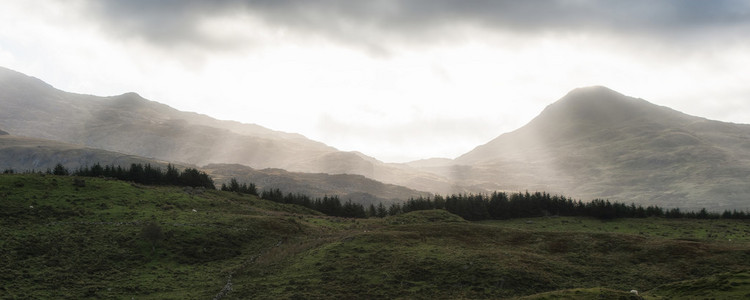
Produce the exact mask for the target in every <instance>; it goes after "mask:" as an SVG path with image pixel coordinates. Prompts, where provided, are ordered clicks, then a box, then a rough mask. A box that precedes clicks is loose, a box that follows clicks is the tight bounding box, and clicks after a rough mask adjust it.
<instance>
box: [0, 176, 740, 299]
mask: <svg viewBox="0 0 750 300" xmlns="http://www.w3.org/2000/svg"><path fill="white" fill-rule="evenodd" d="M83 179H84V180H85V183H83V184H82V183H81V182H78V184H77V185H76V184H74V181H75V179H74V178H73V177H69V176H51V175H45V176H43V175H2V176H0V261H2V262H3V263H2V264H0V283H2V284H0V298H8V299H14V298H18V299H25V298H76V299H78V298H96V299H108V298H117V299H119V298H124V299H130V298H131V297H133V298H135V299H211V298H213V297H215V296H217V294H220V291H222V289H223V288H225V287H227V286H229V284H228V283H229V282H231V288H232V290H231V291H229V292H228V293H221V294H222V295H224V298H223V299H306V298H313V299H314V298H341V299H348V298H438V299H443V298H517V297H529V298H530V299H586V298H591V299H597V298H598V297H606V298H614V299H617V298H622V299H628V298H631V295H630V294H629V293H628V291H629V290H631V289H636V290H638V291H640V292H641V295H642V296H645V297H646V298H647V299H668V298H674V299H683V298H691V297H693V298H703V297H715V298H733V297H734V298H738V299H739V298H743V297H747V296H748V295H750V272H749V271H750V222H748V221H746V220H744V221H743V220H725V219H721V220H701V221H696V220H683V219H677V220H672V219H624V220H615V221H608V222H602V221H598V220H593V219H587V218H572V217H571V218H567V217H565V218H537V219H516V220H507V221H486V222H467V221H465V220H463V219H461V218H460V217H458V216H455V215H452V214H450V213H447V212H445V211H442V210H431V211H417V212H412V213H408V214H404V215H399V216H393V217H387V218H384V219H358V220H354V219H339V218H331V217H327V216H323V215H321V214H319V213H317V212H315V211H311V210H308V209H305V208H302V207H298V206H293V205H283V204H277V203H273V202H270V201H265V200H261V199H258V198H256V197H254V196H250V195H240V194H236V193H229V192H221V191H213V190H210V191H209V190H202V189H193V188H181V187H151V186H141V185H136V184H132V183H127V182H122V181H116V180H105V179H98V178H83ZM230 275H231V280H230V279H229V277H230Z"/></svg>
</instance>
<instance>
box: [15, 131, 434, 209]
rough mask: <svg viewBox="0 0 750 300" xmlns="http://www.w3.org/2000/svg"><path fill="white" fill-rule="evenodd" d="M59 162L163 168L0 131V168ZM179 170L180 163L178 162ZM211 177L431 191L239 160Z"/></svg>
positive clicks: (345, 196) (348, 195)
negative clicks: (257, 166)
mask: <svg viewBox="0 0 750 300" xmlns="http://www.w3.org/2000/svg"><path fill="white" fill-rule="evenodd" d="M58 163H60V164H62V165H63V166H65V167H66V168H68V169H69V170H71V171H72V170H75V169H77V168H79V167H81V166H93V165H94V164H96V163H100V164H102V165H120V166H129V165H130V164H133V163H136V164H144V165H145V164H151V165H152V166H155V167H161V168H166V166H167V164H168V163H167V162H164V161H160V160H155V159H149V158H145V157H139V156H135V155H127V154H122V153H118V152H112V151H106V150H100V149H95V148H90V147H85V146H81V145H74V144H68V143H63V142H57V141H51V140H44V139H35V138H28V137H19V136H13V135H0V171H4V170H8V169H11V170H14V171H17V172H24V171H30V170H36V171H44V170H47V169H52V168H54V167H55V165H56V164H58ZM177 167H178V168H180V169H182V168H184V167H185V166H179V165H177ZM201 170H202V171H204V172H207V173H208V174H209V175H211V177H213V179H214V181H215V182H216V184H221V183H228V182H229V180H230V179H231V178H237V179H238V180H239V181H240V182H250V183H255V184H256V185H257V186H258V188H259V189H261V190H262V189H276V188H278V189H281V191H283V192H285V193H294V194H297V193H300V194H304V195H307V196H310V197H313V198H315V197H321V198H322V197H323V196H325V195H328V196H334V195H335V196H339V198H340V199H342V200H344V201H347V200H352V201H354V202H356V203H360V204H364V205H369V204H371V203H374V204H376V205H377V204H378V203H380V202H384V203H385V204H386V205H387V204H389V203H391V202H396V201H402V200H406V199H409V198H417V197H420V196H422V197H428V196H429V195H430V194H429V193H425V192H419V191H416V190H413V189H409V188H406V187H402V186H397V185H392V184H384V183H381V182H378V181H375V180H372V179H369V178H366V177H364V176H362V175H351V174H335V175H329V174H323V173H298V172H287V171H284V170H281V169H264V170H255V169H253V168H250V167H247V166H243V165H236V164H234V165H228V164H210V165H208V166H205V167H203V168H201Z"/></svg>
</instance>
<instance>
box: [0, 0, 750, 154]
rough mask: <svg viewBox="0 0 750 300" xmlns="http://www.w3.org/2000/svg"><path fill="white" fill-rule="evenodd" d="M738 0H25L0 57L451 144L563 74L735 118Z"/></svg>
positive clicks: (20, 67) (739, 72)
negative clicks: (529, 0) (535, 0)
mask: <svg viewBox="0 0 750 300" xmlns="http://www.w3.org/2000/svg"><path fill="white" fill-rule="evenodd" d="M749 13H750V3H747V2H742V1H729V0H728V1H712V2H710V3H705V2H702V1H662V2H657V3H654V2H652V1H631V2H627V3H603V2H596V1H572V2H571V1H551V2H548V3H545V4H542V5H534V4H529V3H519V2H493V3H486V2H482V3H480V2H473V1H468V2H467V1H464V2H460V3H459V2H454V1H448V0H445V1H430V2H424V1H420V0H412V1H399V2H396V1H381V2H377V3H350V2H346V1H282V2H273V3H257V2H254V1H249V0H248V1H245V0H230V1H223V2H220V3H202V2H192V1H176V2H160V3H150V2H148V1H145V2H144V1H116V0H108V1H101V2H98V1H88V0H84V1H80V2H75V3H68V2H64V1H44V2H41V1H24V2H23V3H18V2H17V3H4V4H0V25H1V26H2V27H3V28H13V30H7V31H0V66H4V67H7V68H10V69H12V70H15V71H18V72H21V73H24V74H26V75H29V76H33V77H36V78H39V79H41V80H42V81H44V82H47V83H49V84H51V85H52V86H54V87H55V88H58V89H61V90H64V91H68V92H74V93H81V94H91V95H97V96H112V95H120V94H124V93H128V92H135V93H137V94H139V95H141V96H142V97H144V98H146V99H148V100H151V101H156V102H159V103H163V104H166V105H169V106H171V107H173V108H175V109H178V110H181V111H190V112H196V113H200V114H205V115H208V116H210V117H213V118H216V119H221V120H234V121H238V122H242V123H250V124H257V125H260V126H263V127H266V128H269V129H272V130H277V131H283V132H290V133H298V134H302V135H304V136H305V137H307V138H309V139H312V140H315V141H320V142H323V143H325V144H327V145H329V146H332V147H335V148H337V149H339V150H342V151H358V152H361V153H364V154H366V155H368V156H372V157H375V158H377V159H378V160H381V161H384V162H408V161H414V160H419V159H429V158H451V159H453V158H456V157H458V156H460V155H462V154H464V153H466V152H468V151H470V150H472V149H473V148H475V147H477V146H479V145H482V144H485V143H487V142H489V141H490V140H492V139H494V138H495V137H497V136H499V135H500V134H503V133H507V132H510V131H513V130H515V129H518V128H520V127H521V126H523V125H525V124H526V123H528V122H529V121H530V120H531V119H533V118H534V117H535V116H537V115H538V114H539V113H540V112H541V111H542V110H543V109H544V108H545V107H546V106H547V105H549V104H551V103H554V102H555V101H556V100H558V99H560V98H562V97H563V96H564V95H565V94H567V93H568V92H569V91H571V90H573V89H575V88H579V87H588V86H594V85H601V86H606V87H608V88H610V89H612V90H615V91H617V92H619V93H622V94H624V95H626V96H631V97H635V98H642V99H645V100H646V101H649V102H651V103H654V104H657V105H661V106H667V107H670V108H672V109H675V110H677V111H680V112H683V113H686V114H689V115H694V116H699V117H705V118H709V119H713V120H719V121H724V122H733V123H742V124H747V123H750V122H749V121H750V101H746V100H747V99H749V98H750V86H747V84H746V83H747V82H748V80H750V69H748V68H746V66H747V65H750V51H747V49H750V41H747V39H745V38H744V36H745V35H746V33H747V32H750V20H749V18H747V17H746V16H747V15H748V14H749Z"/></svg>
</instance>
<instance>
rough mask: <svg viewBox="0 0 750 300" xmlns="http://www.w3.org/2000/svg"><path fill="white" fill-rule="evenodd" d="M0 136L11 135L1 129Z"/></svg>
mask: <svg viewBox="0 0 750 300" xmlns="http://www.w3.org/2000/svg"><path fill="white" fill-rule="evenodd" d="M0 135H10V133H7V132H5V131H3V130H2V129H0Z"/></svg>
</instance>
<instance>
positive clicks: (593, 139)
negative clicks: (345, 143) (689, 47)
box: [0, 68, 750, 210]
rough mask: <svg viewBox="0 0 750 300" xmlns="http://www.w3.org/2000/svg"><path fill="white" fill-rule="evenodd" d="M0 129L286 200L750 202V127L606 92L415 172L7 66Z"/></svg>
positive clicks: (582, 93)
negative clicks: (296, 196) (86, 90)
mask: <svg viewBox="0 0 750 300" xmlns="http://www.w3.org/2000/svg"><path fill="white" fill-rule="evenodd" d="M0 128H1V129H2V130H6V131H8V132H10V133H12V134H13V135H14V136H25V137H31V138H41V139H48V140H55V141H59V142H63V143H69V144H75V145H81V147H84V146H85V147H88V148H98V149H103V150H106V151H110V152H116V153H125V154H128V155H136V156H140V157H145V158H148V159H155V160H161V161H170V162H173V163H174V162H176V163H183V164H191V165H197V166H206V168H207V169H209V173H213V174H212V175H214V176H218V177H219V178H224V177H227V178H228V177H229V176H237V177H238V178H247V180H248V181H257V182H258V183H261V182H263V184H268V186H269V187H270V186H272V185H271V183H273V184H275V186H276V187H279V188H281V187H285V186H286V187H290V191H285V192H307V193H310V194H312V195H317V194H319V193H324V194H326V193H328V192H327V191H332V190H335V191H339V192H342V193H345V194H346V195H350V196H351V197H353V198H356V199H362V201H364V202H370V201H378V200H379V201H383V200H389V199H395V198H394V197H395V196H394V195H400V196H399V197H404V195H408V196H407V197H411V196H418V195H426V194H427V193H424V192H418V191H427V192H431V193H437V194H447V193H457V192H491V191H495V190H507V191H524V190H529V191H547V192H550V193H558V194H563V195H565V196H569V197H573V198H575V199H582V200H584V201H588V200H591V199H594V198H603V199H609V200H613V201H619V202H625V203H630V202H635V203H638V204H643V205H651V204H655V205H660V206H665V207H681V208H686V209H699V208H702V207H706V208H709V209H712V210H723V209H741V210H744V209H747V208H748V206H749V205H750V203H748V199H750V186H749V185H748V184H747V179H748V178H750V125H743V124H732V123H725V122H719V121H712V120H707V119H704V118H700V117H694V116H690V115H686V114H683V113H681V112H678V111H675V110H672V109H670V108H667V107H662V106H658V105H654V104H651V103H649V102H647V101H646V100H643V99H637V98H632V97H628V96H625V95H622V94H620V93H617V92H615V91H613V90H610V89H608V88H605V87H600V86H596V87H588V88H579V89H575V90H573V91H571V92H570V93H569V94H567V95H566V96H564V97H563V98H561V99H560V100H558V101H556V102H554V103H553V104H551V105H549V106H548V107H547V108H546V109H545V110H544V111H542V112H541V113H540V114H539V116H537V117H536V118H534V119H533V120H532V121H530V122H529V123H528V124H527V125H525V126H523V127H521V128H519V129H518V130H515V131H513V132H508V133H504V134H501V135H500V136H498V137H497V138H495V139H493V140H492V141H490V142H488V143H486V144H484V145H480V146H478V147H476V148H475V149H474V150H472V151H470V152H468V153H466V154H464V155H462V156H460V157H458V158H456V159H425V160H420V161H415V162H410V163H405V164H388V163H383V162H380V161H378V160H377V159H374V158H372V157H368V156H366V155H364V154H362V153H359V152H342V151H338V150H336V149H335V148H333V147H330V146H327V145H325V144H323V143H321V142H317V141H313V140H309V139H307V138H305V137H304V136H302V135H299V134H294V133H284V132H278V131H274V130H271V129H267V128H264V127H261V126H258V125H254V124H242V123H238V122H233V121H220V120H216V119H213V118H210V117H208V116H205V115H200V114H197V113H189V112H181V111H178V110H176V109H173V108H171V107H169V106H166V105H163V104H160V103H157V102H153V101H149V100H146V99H144V98H142V97H140V96H139V95H137V94H135V93H127V94H123V95H120V96H114V97H97V96H90V95H80V94H73V93H67V92H64V91H60V90H57V89H55V88H53V87H52V86H50V85H48V84H46V83H44V82H42V81H41V80H39V79H36V78H33V77H29V76H26V75H23V74H20V73H17V72H14V71H11V70H7V69H3V68H0ZM0 135H2V132H0ZM16 138H17V137H16ZM4 143H5V142H4ZM66 147H68V148H70V146H66ZM27 149H30V148H27ZM14 153H15V154H14V155H19V154H18V152H14ZM5 159H12V158H11V156H6V158H5ZM27 162H28V161H27ZM239 165H242V166H239ZM243 166H246V167H243ZM304 173H312V174H304ZM335 174H351V175H361V177H357V176H349V177H340V176H336V175H335ZM225 179H226V178H225ZM370 179H373V180H377V181H380V182H375V181H370ZM218 182H221V180H218ZM381 182H382V183H385V184H382V183H381ZM263 184H259V185H261V186H262V185H263ZM393 185H400V186H403V187H405V188H403V187H397V186H393ZM353 186H356V188H352V187H353ZM386 186H387V187H388V188H384V187H386Z"/></svg>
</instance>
